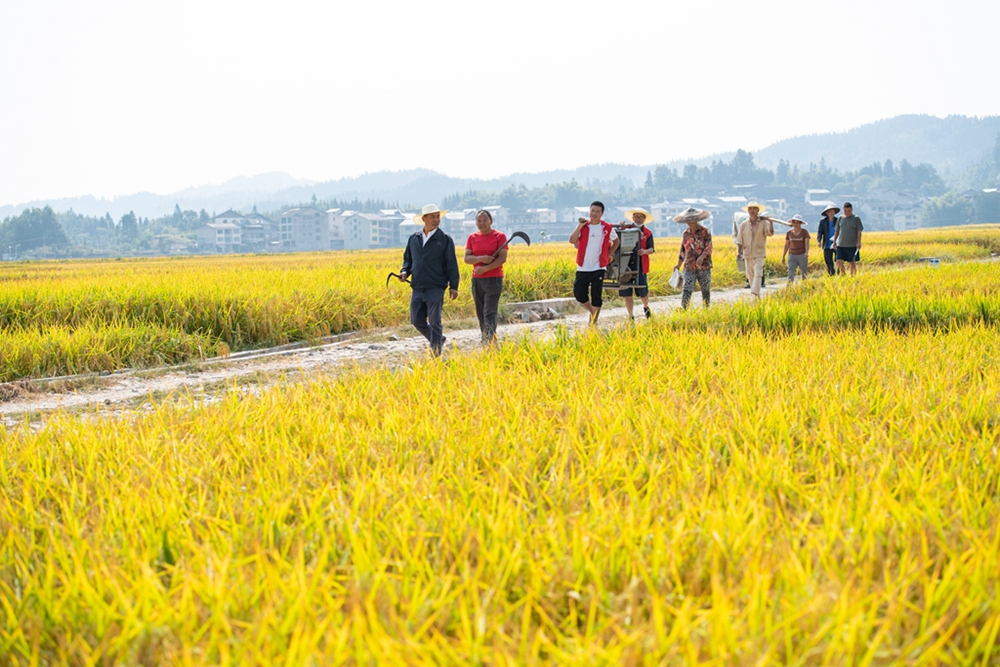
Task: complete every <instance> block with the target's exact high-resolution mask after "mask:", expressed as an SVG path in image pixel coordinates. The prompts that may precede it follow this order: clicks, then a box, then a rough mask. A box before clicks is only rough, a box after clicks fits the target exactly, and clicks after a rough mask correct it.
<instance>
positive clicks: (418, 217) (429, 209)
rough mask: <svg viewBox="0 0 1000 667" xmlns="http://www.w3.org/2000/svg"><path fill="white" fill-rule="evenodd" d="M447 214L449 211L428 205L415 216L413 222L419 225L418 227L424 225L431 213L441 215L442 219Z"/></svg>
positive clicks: (435, 205)
mask: <svg viewBox="0 0 1000 667" xmlns="http://www.w3.org/2000/svg"><path fill="white" fill-rule="evenodd" d="M447 212H448V209H444V210H443V211H442V210H441V209H439V208H438V207H437V204H428V205H427V206H424V208H423V209H422V210H421V211H420V213H417V214H416V215H415V216H413V222H415V223H417V224H418V225H422V224H424V216H425V215H428V214H430V213H440V214H441V217H442V218H443V217H444V214H445V213H447Z"/></svg>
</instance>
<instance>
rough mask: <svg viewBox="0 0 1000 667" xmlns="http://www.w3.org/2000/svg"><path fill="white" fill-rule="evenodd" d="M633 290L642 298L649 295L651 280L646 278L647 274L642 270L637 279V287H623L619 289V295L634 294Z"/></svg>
mask: <svg viewBox="0 0 1000 667" xmlns="http://www.w3.org/2000/svg"><path fill="white" fill-rule="evenodd" d="M632 292H635V295H636V296H637V297H639V298H640V299H641V298H642V297H644V296H649V282H648V281H647V280H646V274H645V273H643V272H642V271H640V272H639V277H638V278H636V279H635V287H634V288H633V287H623V288H621V289H620V290H618V296H632Z"/></svg>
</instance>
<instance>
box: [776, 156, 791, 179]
mask: <svg viewBox="0 0 1000 667" xmlns="http://www.w3.org/2000/svg"><path fill="white" fill-rule="evenodd" d="M790 166H791V165H789V164H788V160H784V159H782V160H778V168H777V169H776V170H775V172H774V182H775V183H778V184H780V185H784V184H786V183H788V177H789V173H788V169H789V167H790Z"/></svg>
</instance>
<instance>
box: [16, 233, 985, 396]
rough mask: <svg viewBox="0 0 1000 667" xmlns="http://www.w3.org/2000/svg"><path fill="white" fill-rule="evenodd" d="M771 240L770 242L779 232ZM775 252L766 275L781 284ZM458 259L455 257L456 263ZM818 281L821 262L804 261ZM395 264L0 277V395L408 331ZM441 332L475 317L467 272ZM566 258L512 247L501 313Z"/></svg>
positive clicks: (721, 259)
mask: <svg viewBox="0 0 1000 667" xmlns="http://www.w3.org/2000/svg"><path fill="white" fill-rule="evenodd" d="M779 231H780V230H779ZM996 232H997V229H996V227H990V226H979V227H967V228H956V229H950V230H943V231H942V230H922V231H919V232H910V233H905V234H866V235H865V246H864V249H863V252H864V260H865V263H864V266H865V267H869V266H872V267H884V266H889V265H892V264H897V263H901V262H908V261H912V260H915V259H918V258H920V257H925V256H937V257H941V258H942V260H943V261H945V262H948V261H957V260H967V259H976V258H983V257H989V256H990V253H991V252H1000V236H998V234H997V233H996ZM677 243H678V240H677V239H660V240H659V241H658V242H657V248H658V250H657V254H656V255H654V256H653V258H652V262H653V263H652V273H651V274H650V289H651V292H652V294H654V295H656V294H669V293H671V292H672V290H671V289H670V288H669V287H668V286H667V278H668V277H669V274H670V268H671V267H672V266H673V265H674V263H675V262H676V252H677V247H678V246H677ZM715 246H716V249H715V267H716V268H715V269H714V271H713V284H714V285H715V286H716V287H725V286H732V285H737V284H741V283H742V280H743V278H742V276H740V275H739V274H738V273H737V271H736V266H735V247H734V246H733V245H732V243H731V242H730V239H729V237H728V236H717V237H716V242H715ZM781 246H782V243H781V241H780V239H775V240H774V241H772V243H771V245H770V250H769V251H770V255H769V258H768V270H769V271H770V272H771V273H772V274H776V275H781V274H782V273H783V269H782V267H781V266H780V257H781ZM459 252H460V253H461V252H462V251H461V250H460V251H459ZM811 257H812V264H813V269H814V271H816V272H818V271H819V267H821V266H822V256H821V253H819V252H817V251H816V250H815V249H814V250H813V254H812V255H811ZM401 258H402V250H400V249H391V250H377V251H356V252H336V253H317V254H304V255H254V256H214V257H197V258H184V259H180V258H173V259H143V260H122V261H74V262H37V263H35V262H33V263H7V264H2V265H0V381H10V380H16V379H20V378H36V377H47V376H54V375H66V374H73V373H84V372H95V371H96V372H99V371H115V370H121V369H123V368H148V367H151V366H159V365H163V364H170V363H184V362H188V361H196V360H201V359H205V358H210V357H215V356H220V355H222V356H224V355H226V354H228V353H230V352H236V351H241V350H248V349H255V348H262V347H268V346H272V345H281V344H285V343H288V342H295V341H311V340H316V339H319V338H321V337H324V336H328V335H331V334H338V333H343V332H346V331H355V330H362V329H372V328H377V327H390V326H398V325H402V324H405V323H406V322H407V321H408V315H407V313H408V305H409V288H408V287H406V286H405V285H400V284H399V283H391V284H390V285H389V287H388V288H387V287H386V286H385V276H386V274H387V273H388V272H389V271H395V270H398V269H399V265H400V263H401ZM460 266H461V270H462V281H463V282H462V289H461V290H460V297H459V299H458V300H457V301H456V302H449V303H448V304H447V305H446V308H445V317H446V318H451V319H455V318H468V317H471V316H472V315H473V313H474V307H473V303H472V297H471V294H470V291H469V289H468V281H469V279H470V273H469V267H468V266H467V265H465V264H460ZM575 268H576V267H575V265H574V264H573V252H572V248H570V246H569V244H568V243H566V244H546V245H537V244H536V245H535V246H533V247H530V248H529V247H525V246H523V245H516V246H513V247H512V249H511V252H510V262H509V265H508V267H507V269H506V280H505V295H504V299H505V300H507V301H526V300H536V299H545V298H552V297H562V296H566V295H569V294H570V293H571V291H572V289H571V288H572V281H573V276H574V273H575Z"/></svg>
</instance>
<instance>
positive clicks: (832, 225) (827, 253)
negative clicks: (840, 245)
mask: <svg viewBox="0 0 1000 667" xmlns="http://www.w3.org/2000/svg"><path fill="white" fill-rule="evenodd" d="M838 213H840V207H839V206H834V205H833V204H831V205H830V206H827V207H826V209H825V210H824V211H823V219H822V220H820V221H819V229H818V230H816V242H817V243H819V247H820V248H822V249H823V260H824V261H825V262H826V272H827V273H829V274H830V275H831V276H832V275H834V274H835V273H837V267H836V265H834V261H833V260H834V258H835V257H836V251H835V250H834V249H833V237H834V236H836V235H837V214H838Z"/></svg>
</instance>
